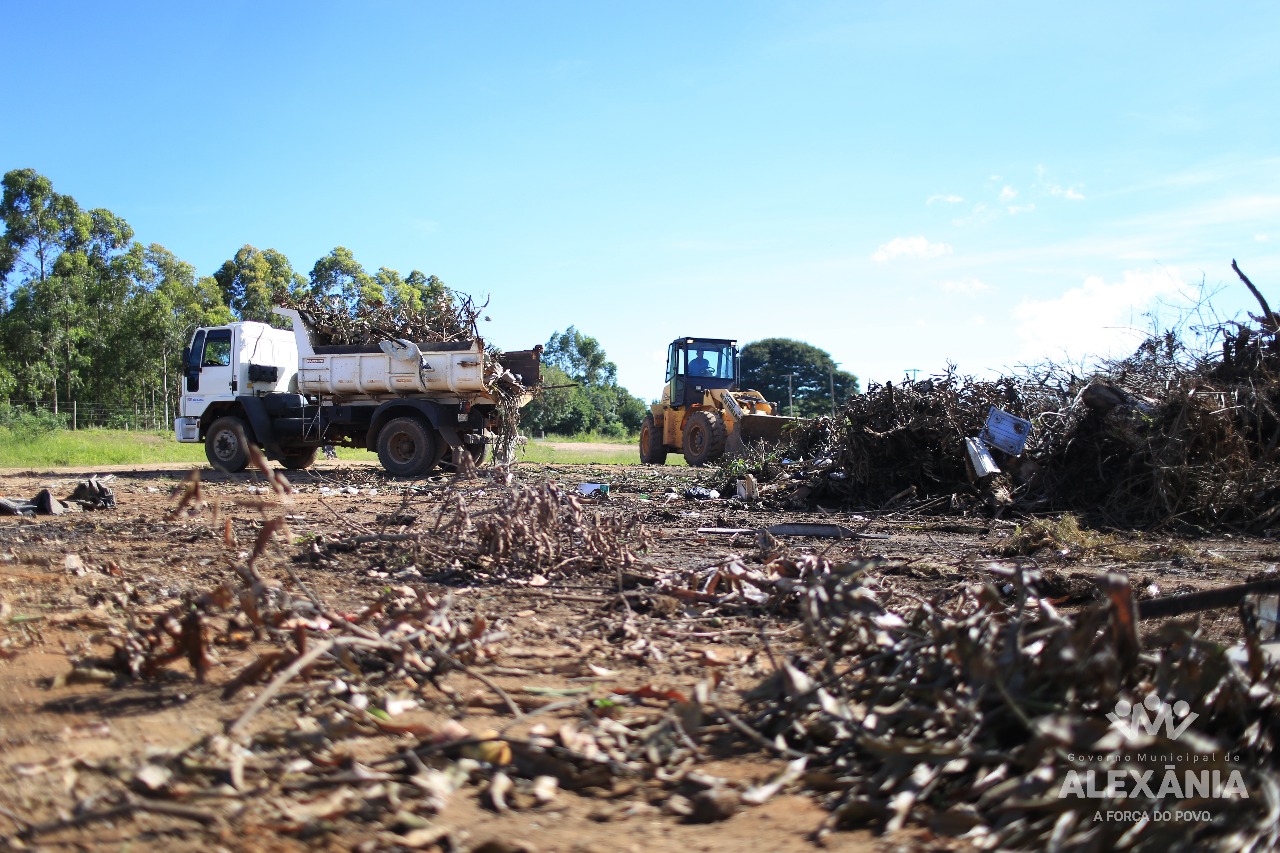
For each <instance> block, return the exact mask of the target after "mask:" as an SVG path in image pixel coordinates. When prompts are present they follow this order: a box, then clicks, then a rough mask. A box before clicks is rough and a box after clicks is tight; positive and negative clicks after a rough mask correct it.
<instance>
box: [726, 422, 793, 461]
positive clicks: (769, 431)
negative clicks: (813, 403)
mask: <svg viewBox="0 0 1280 853" xmlns="http://www.w3.org/2000/svg"><path fill="white" fill-rule="evenodd" d="M800 421H801V419H800V418H784V417H781V416H779V415H743V416H742V418H741V419H740V420H739V421H738V427H737V429H735V430H734V431H733V432H732V433H731V434H730V435H729V436H728V437H727V439H726V441H725V449H726V450H727V451H728V452H730V453H741V452H743V451H744V450H745V449H746V447H747V445H749V444H751V443H753V442H757V441H761V442H765V443H766V444H777V443H778V442H780V441H782V433H783V431H784V430H786V428H787V427H789V426H791V425H792V424H796V423H799V422H800Z"/></svg>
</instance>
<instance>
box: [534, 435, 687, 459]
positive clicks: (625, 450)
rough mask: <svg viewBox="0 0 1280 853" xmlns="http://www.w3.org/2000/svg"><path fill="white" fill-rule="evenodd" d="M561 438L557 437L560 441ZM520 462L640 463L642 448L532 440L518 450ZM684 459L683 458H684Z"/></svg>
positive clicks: (624, 445)
mask: <svg viewBox="0 0 1280 853" xmlns="http://www.w3.org/2000/svg"><path fill="white" fill-rule="evenodd" d="M559 440H560V439H556V441H559ZM516 461H518V462H542V463H567V464H583V465H585V464H592V463H594V464H597V465H639V464H640V448H639V447H637V446H635V445H631V444H616V445H612V446H611V447H610V448H608V449H603V448H596V447H590V448H588V447H584V448H582V449H581V450H578V449H576V448H574V449H570V448H566V447H553V446H550V445H548V444H545V443H543V441H542V440H538V441H531V442H529V443H528V444H526V445H524V446H523V447H520V448H519V449H517V450H516ZM682 461H683V460H682Z"/></svg>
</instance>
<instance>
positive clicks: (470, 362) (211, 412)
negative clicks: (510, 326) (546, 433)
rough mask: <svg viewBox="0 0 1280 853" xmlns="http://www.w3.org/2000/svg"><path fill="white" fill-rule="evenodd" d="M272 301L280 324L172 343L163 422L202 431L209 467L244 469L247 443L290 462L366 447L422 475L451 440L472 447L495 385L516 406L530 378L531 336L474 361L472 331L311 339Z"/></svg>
mask: <svg viewBox="0 0 1280 853" xmlns="http://www.w3.org/2000/svg"><path fill="white" fill-rule="evenodd" d="M275 311H276V313H277V314H280V315H282V316H284V317H288V318H290V319H292V320H293V330H292V331H287V330H282V329H276V328H273V327H271V326H269V325H267V324H265V323H255V322H243V323H229V324H227V325H225V326H213V327H209V328H201V329H196V331H195V333H194V334H193V335H192V337H191V343H190V345H189V346H188V347H187V348H186V350H185V351H184V353H183V373H184V377H183V383H184V384H183V392H182V402H181V406H180V409H179V412H178V415H179V416H178V417H177V418H176V419H175V421H174V433H175V435H176V437H177V439H178V441H183V442H204V446H205V454H206V455H207V456H208V458H209V464H210V465H212V466H213V467H214V468H217V469H218V470H220V471H232V472H234V471H242V470H244V468H245V467H246V466H247V465H248V464H249V450H248V447H247V444H248V443H252V444H256V445H257V446H258V447H260V448H262V450H263V452H264V453H265V454H266V456H267V458H268V459H274V460H278V461H280V462H281V463H282V464H283V465H284V466H285V467H286V468H291V469H301V468H306V467H307V466H308V465H310V464H311V463H312V462H313V461H315V458H316V454H317V452H318V451H319V449H320V448H321V447H324V446H326V445H336V446H343V447H363V448H366V449H368V450H371V451H375V452H376V453H377V454H378V460H379V461H380V462H381V463H382V467H383V468H385V469H386V470H387V471H388V472H389V473H391V474H393V475H395V476H398V477H417V476H422V475H424V474H426V473H427V472H429V471H431V470H432V469H433V468H434V467H435V466H436V465H437V464H438V463H439V462H440V461H441V459H443V458H444V457H445V455H446V454H447V453H449V452H450V451H451V450H453V449H457V448H463V449H466V450H467V451H469V452H470V453H471V454H472V455H473V457H479V456H480V455H481V454H482V452H483V450H484V445H485V443H486V442H487V441H488V440H489V439H490V438H491V437H492V436H493V433H492V432H491V431H490V429H489V427H490V422H489V419H490V417H491V416H492V415H493V413H494V411H495V409H496V408H497V406H498V404H499V397H500V395H501V394H504V393H505V394H507V395H509V396H516V395H518V400H516V402H517V404H518V405H521V406H523V405H524V404H525V403H527V402H528V401H529V399H530V398H531V395H530V393H529V391H528V389H531V388H533V387H534V386H535V385H536V384H537V382H538V375H539V370H540V355H541V347H537V348H535V349H532V350H526V351H521V352H508V353H504V354H503V355H502V356H501V360H500V362H499V363H494V362H492V361H490V362H489V363H486V356H485V350H484V342H483V341H482V340H480V339H479V338H473V339H470V340H463V341H449V342H434V343H414V342H412V341H407V340H400V339H396V340H386V341H382V342H380V343H379V344H378V345H376V346H320V345H316V344H315V343H314V342H313V339H312V334H311V330H310V328H309V327H308V325H307V323H306V321H305V319H304V317H303V316H302V315H301V314H300V313H299V312H298V311H295V310H292V309H285V308H277V309H275ZM513 380H514V381H513Z"/></svg>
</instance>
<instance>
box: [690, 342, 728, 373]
mask: <svg viewBox="0 0 1280 853" xmlns="http://www.w3.org/2000/svg"><path fill="white" fill-rule="evenodd" d="M688 355H689V367H688V370H687V374H688V375H689V376H705V377H710V378H713V379H733V347H732V346H724V345H718V344H710V343H708V344H704V345H702V346H699V345H698V344H696V343H695V344H690V345H689V352H688Z"/></svg>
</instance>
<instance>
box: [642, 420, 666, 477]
mask: <svg viewBox="0 0 1280 853" xmlns="http://www.w3.org/2000/svg"><path fill="white" fill-rule="evenodd" d="M640 461H641V462H643V463H645V464H646V465H666V464H667V445H666V444H665V443H664V442H663V440H662V430H661V428H659V427H658V425H657V423H656V422H655V421H654V419H653V413H652V412H650V413H649V414H647V415H645V416H644V421H643V422H642V423H641V424H640Z"/></svg>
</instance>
